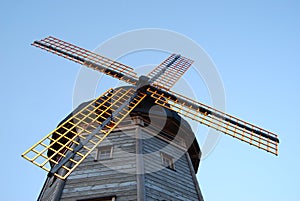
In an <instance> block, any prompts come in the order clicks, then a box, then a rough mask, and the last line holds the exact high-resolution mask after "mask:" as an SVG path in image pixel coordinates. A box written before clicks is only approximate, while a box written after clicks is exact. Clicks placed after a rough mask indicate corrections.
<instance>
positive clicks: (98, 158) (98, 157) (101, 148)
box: [94, 145, 113, 161]
mask: <svg viewBox="0 0 300 201" xmlns="http://www.w3.org/2000/svg"><path fill="white" fill-rule="evenodd" d="M108 150H109V152H110V153H109V156H108V157H105V158H102V157H101V151H108ZM106 153H107V152H106ZM112 158H113V146H112V145H104V146H99V147H97V150H96V155H95V158H94V161H104V160H110V159H112Z"/></svg>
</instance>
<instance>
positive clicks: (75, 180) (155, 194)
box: [38, 98, 203, 201]
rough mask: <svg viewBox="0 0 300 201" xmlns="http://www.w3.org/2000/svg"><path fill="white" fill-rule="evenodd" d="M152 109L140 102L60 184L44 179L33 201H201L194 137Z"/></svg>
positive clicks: (166, 113)
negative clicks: (38, 193)
mask: <svg viewBox="0 0 300 201" xmlns="http://www.w3.org/2000/svg"><path fill="white" fill-rule="evenodd" d="M85 104H87V103H85ZM85 104H83V105H85ZM83 105H81V106H79V108H81V107H83ZM153 105H154V100H153V99H151V98H148V99H146V100H144V101H143V102H141V103H140V104H139V106H137V107H136V108H135V109H134V110H133V111H132V112H131V113H130V115H129V116H128V117H126V118H125V119H124V120H123V121H122V122H121V123H120V124H119V125H118V127H116V128H115V130H114V131H113V132H112V133H110V135H108V136H107V137H106V139H105V140H104V141H103V142H102V143H101V145H100V146H99V147H97V148H96V149H95V150H94V151H93V152H92V153H91V154H90V155H89V156H88V157H87V158H86V159H85V160H84V161H83V162H82V163H81V164H80V165H79V166H78V167H77V168H76V169H75V170H74V171H73V172H72V173H71V174H70V175H69V176H68V178H67V179H66V180H61V179H55V178H56V177H47V179H46V181H45V184H44V187H43V189H42V191H41V193H40V196H39V199H38V200H41V201H44V200H49V201H50V200H70V201H71V200H93V199H95V200H113V199H115V200H118V201H122V200H123V201H128V200H174V201H175V200H178V201H179V200H186V201H191V200H195V201H196V200H203V198H202V195H201V191H200V188H199V186H198V183H197V179H196V176H195V174H196V172H197V170H198V166H199V161H200V156H201V152H200V149H199V146H198V143H197V141H196V140H195V136H194V133H193V132H192V130H191V128H190V126H189V124H188V123H187V122H186V121H185V120H184V119H182V118H181V117H180V116H179V115H178V114H177V113H175V112H173V111H171V110H168V109H165V108H163V107H161V106H157V107H155V109H151V108H153ZM149 110H150V113H151V114H150V115H149ZM71 115H72V114H71ZM164 117H166V118H164ZM164 119H166V121H165V122H164V123H163V125H162V124H161V123H160V122H161V121H162V120H164ZM190 139H192V141H191V140H190ZM105 151H106V152H105ZM107 153H108V154H107ZM163 157H169V158H167V159H170V160H172V161H170V162H171V164H169V166H170V167H169V166H168V163H167V164H166V163H164V162H163V161H162V160H163ZM62 171H63V170H62Z"/></svg>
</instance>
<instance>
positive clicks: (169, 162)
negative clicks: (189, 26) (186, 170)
mask: <svg viewBox="0 0 300 201" xmlns="http://www.w3.org/2000/svg"><path fill="white" fill-rule="evenodd" d="M160 158H161V163H162V165H163V166H164V167H166V168H168V169H171V170H175V163H174V157H172V156H170V155H169V154H166V153H164V152H160Z"/></svg>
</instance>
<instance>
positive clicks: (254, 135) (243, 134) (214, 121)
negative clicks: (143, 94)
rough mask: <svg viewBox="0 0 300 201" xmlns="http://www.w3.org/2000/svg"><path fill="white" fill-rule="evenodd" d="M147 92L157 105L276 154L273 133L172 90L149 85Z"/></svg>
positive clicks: (276, 144)
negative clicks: (163, 89)
mask: <svg viewBox="0 0 300 201" xmlns="http://www.w3.org/2000/svg"><path fill="white" fill-rule="evenodd" d="M147 93H149V94H150V96H151V97H152V98H154V99H155V103H156V104H158V105H161V106H163V107H165V108H168V109H171V110H173V111H175V112H178V113H180V114H182V115H184V116H186V117H189V118H191V119H193V120H195V121H198V122H199V123H201V124H204V125H206V126H208V127H212V128H214V129H216V130H218V131H221V132H222V133H225V134H227V135H230V136H232V137H234V138H237V139H239V140H241V141H243V142H246V143H248V144H250V145H253V146H256V147H258V148H259V149H263V150H265V151H267V152H270V153H272V154H275V155H278V143H279V140H278V138H277V135H276V134H274V133H271V132H269V131H267V130H264V129H262V128H259V127H257V126H255V125H253V124H250V123H247V122H245V121H243V120H240V119H238V118H236V117H233V116H231V115H228V114H226V113H224V112H221V111H219V110H216V109H214V108H212V107H209V106H207V105H204V104H202V103H200V102H196V101H194V100H192V99H189V98H187V97H184V96H182V95H180V94H176V93H174V92H169V91H168V92H166V91H162V90H158V89H156V88H155V87H149V88H148V89H147Z"/></svg>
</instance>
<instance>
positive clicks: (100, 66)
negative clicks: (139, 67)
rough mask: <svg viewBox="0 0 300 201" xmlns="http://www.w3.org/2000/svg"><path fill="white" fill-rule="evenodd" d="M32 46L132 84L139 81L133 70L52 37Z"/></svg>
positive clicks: (36, 42)
mask: <svg viewBox="0 0 300 201" xmlns="http://www.w3.org/2000/svg"><path fill="white" fill-rule="evenodd" d="M32 45H33V46H36V47H39V48H41V49H44V50H47V51H49V52H52V53H53V54H56V55H58V56H62V57H64V58H66V59H69V60H72V61H74V62H76V63H79V64H82V65H84V66H87V67H89V68H92V69H94V70H97V71H100V72H102V73H104V74H107V75H109V76H112V77H114V78H117V79H119V80H122V81H125V82H127V83H130V84H136V82H137V80H138V77H137V74H136V73H135V72H134V71H133V68H131V67H129V66H126V65H124V64H121V63H119V62H116V61H113V60H111V59H108V58H106V57H103V56H100V55H98V54H96V53H94V52H91V51H89V50H85V49H83V48H80V47H77V46H75V45H72V44H70V43H67V42H65V41H62V40H60V39H57V38H54V37H52V36H49V37H47V38H44V39H42V40H40V41H34V42H33V43H32Z"/></svg>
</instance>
